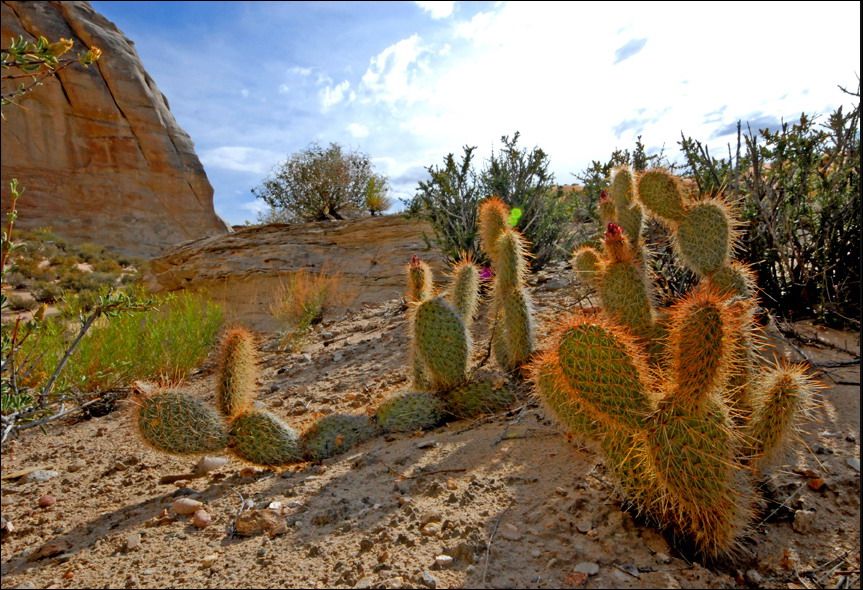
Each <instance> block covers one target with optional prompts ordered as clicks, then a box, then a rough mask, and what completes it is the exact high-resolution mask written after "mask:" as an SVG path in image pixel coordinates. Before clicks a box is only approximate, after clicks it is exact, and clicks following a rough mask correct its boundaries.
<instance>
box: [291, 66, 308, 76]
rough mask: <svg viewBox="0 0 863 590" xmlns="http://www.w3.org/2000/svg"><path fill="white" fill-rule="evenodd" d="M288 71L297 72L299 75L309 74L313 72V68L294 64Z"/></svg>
mask: <svg viewBox="0 0 863 590" xmlns="http://www.w3.org/2000/svg"><path fill="white" fill-rule="evenodd" d="M288 71H289V72H290V73H292V74H296V75H297V76H309V75H311V73H312V68H301V67H300V66H294V67H292V68H291V69H290V70H288Z"/></svg>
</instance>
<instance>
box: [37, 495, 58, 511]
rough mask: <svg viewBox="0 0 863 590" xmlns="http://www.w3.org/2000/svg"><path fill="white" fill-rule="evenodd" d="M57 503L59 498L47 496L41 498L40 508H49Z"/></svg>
mask: <svg viewBox="0 0 863 590" xmlns="http://www.w3.org/2000/svg"><path fill="white" fill-rule="evenodd" d="M56 503H57V498H55V497H54V496H51V495H48V494H45V495H44V496H42V497H41V498H39V508H49V507H51V506H53V505H54V504H56Z"/></svg>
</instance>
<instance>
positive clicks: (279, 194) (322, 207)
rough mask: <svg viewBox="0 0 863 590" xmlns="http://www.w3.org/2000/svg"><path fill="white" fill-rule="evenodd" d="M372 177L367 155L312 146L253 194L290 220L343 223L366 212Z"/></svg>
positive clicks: (338, 148) (276, 172) (295, 157)
mask: <svg viewBox="0 0 863 590" xmlns="http://www.w3.org/2000/svg"><path fill="white" fill-rule="evenodd" d="M373 174H374V172H373V169H372V164H371V160H370V159H369V157H368V156H367V155H366V154H363V153H361V152H346V151H345V150H343V148H342V147H341V146H340V145H339V144H337V143H331V144H330V145H329V147H327V148H323V147H321V146H320V145H318V144H316V143H313V144H312V145H310V146H309V147H307V148H306V149H304V150H302V151H300V152H297V153H295V154H294V155H292V156H291V157H290V158H289V159H288V160H287V161H285V162H283V163H282V164H280V165H279V166H277V167H276V169H275V170H274V171H273V173H272V174H271V175H270V176H269V177H268V178H266V179H265V180H264V181H263V183H262V184H261V185H260V186H258V187H256V188H253V189H252V194H254V195H255V196H256V197H257V198H259V199H261V200H263V201H264V202H265V203H266V204H267V205H269V206H270V207H272V208H273V209H275V210H278V211H283V212H284V213H285V214H286V215H287V216H288V218H289V219H291V220H300V221H325V220H328V219H344V218H345V216H346V215H351V214H356V213H358V212H360V211H362V210H363V208H364V206H365V198H366V190H367V188H368V183H369V180H370V179H371V178H372V177H373Z"/></svg>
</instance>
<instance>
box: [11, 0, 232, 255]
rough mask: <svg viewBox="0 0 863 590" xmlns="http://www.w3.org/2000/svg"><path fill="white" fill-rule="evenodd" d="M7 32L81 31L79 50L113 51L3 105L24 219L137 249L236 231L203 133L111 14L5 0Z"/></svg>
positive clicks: (75, 5)
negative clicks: (203, 153)
mask: <svg viewBox="0 0 863 590" xmlns="http://www.w3.org/2000/svg"><path fill="white" fill-rule="evenodd" d="M0 35H2V43H3V44H4V46H5V45H7V44H8V42H9V39H10V37H12V36H16V37H17V36H18V35H24V36H25V37H28V38H33V37H35V36H38V35H44V36H45V37H47V38H48V39H49V40H52V41H54V40H57V39H59V38H60V37H66V38H70V39H73V40H74V41H75V47H74V48H73V52H75V53H76V54H77V51H79V50H81V49H84V48H87V47H92V46H97V47H99V48H101V49H102V52H103V54H102V59H101V60H99V61H98V62H97V63H96V64H94V65H93V66H91V67H90V68H86V69H85V68H84V67H81V66H78V65H75V66H72V67H69V68H66V69H65V70H63V71H61V72H60V73H59V80H56V79H54V80H48V81H46V82H45V84H44V85H43V86H42V87H40V88H38V89H36V91H35V92H33V93H32V94H31V95H30V96H29V97H27V98H25V99H23V100H22V101H21V105H22V107H23V108H21V109H19V108H17V107H15V106H9V107H6V108H4V115H5V117H6V119H5V120H4V121H3V124H2V137H3V150H2V182H3V196H4V201H5V200H6V197H7V194H8V193H7V191H8V181H9V179H11V178H13V177H17V178H18V179H19V181H20V182H21V184H22V185H23V186H24V187H25V196H24V198H22V199H21V201H19V213H20V215H19V219H20V223H21V225H22V226H24V227H40V226H51V227H52V228H53V229H54V231H55V232H56V233H58V234H60V235H62V236H65V237H68V238H71V239H75V240H86V241H93V242H98V243H101V244H104V245H108V246H112V247H113V248H114V249H116V250H117V251H120V252H124V253H127V254H132V255H138V256H150V255H155V254H157V253H159V252H161V251H162V250H163V249H164V248H165V247H166V246H169V245H171V244H176V243H178V242H182V241H185V240H190V239H195V238H199V237H202V236H210V235H214V234H224V233H226V232H228V231H230V230H229V228H228V227H227V226H226V225H225V223H224V222H223V221H222V220H221V219H220V218H219V217H218V216H217V215H216V213H215V211H214V209H213V188H212V186H210V183H209V181H208V180H207V176H206V174H205V173H204V169H203V167H202V166H201V163H200V161H199V160H198V157H197V156H196V155H195V151H194V146H193V145H192V140H191V139H190V137H189V135H188V134H187V133H186V132H185V131H183V130H182V129H181V128H180V126H179V125H178V124H177V122H176V121H175V120H174V117H173V115H172V114H171V111H170V110H169V107H168V101H167V100H166V99H165V97H164V96H163V95H162V93H161V92H160V91H159V89H158V88H157V87H156V84H155V82H154V81H153V79H152V78H151V77H150V76H149V75H148V74H147V72H146V71H145V70H144V66H143V64H142V63H141V60H140V58H139V57H138V54H137V52H136V51H135V48H134V44H133V42H132V41H130V40H129V39H128V38H126V37H125V36H124V35H123V33H122V32H121V31H120V30H119V29H118V28H117V27H116V26H115V25H114V24H113V23H112V22H110V21H109V20H107V19H106V18H105V17H103V16H102V15H100V14H99V13H97V12H96V11H95V10H93V8H92V7H91V6H90V5H89V4H88V3H87V2H3V3H2V32H0ZM6 90H7V89H6V87H5V85H4V92H5V91H6ZM4 214H5V211H4Z"/></svg>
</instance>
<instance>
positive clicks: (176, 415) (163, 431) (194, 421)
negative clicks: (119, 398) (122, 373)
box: [133, 390, 228, 455]
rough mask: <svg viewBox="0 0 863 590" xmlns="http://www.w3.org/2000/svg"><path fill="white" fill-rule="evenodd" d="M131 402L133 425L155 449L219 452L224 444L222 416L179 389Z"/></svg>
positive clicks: (167, 451) (171, 451)
mask: <svg viewBox="0 0 863 590" xmlns="http://www.w3.org/2000/svg"><path fill="white" fill-rule="evenodd" d="M134 401H135V412H134V417H133V420H134V424H135V426H136V428H137V430H138V433H139V434H140V436H141V439H142V440H143V441H144V442H145V443H147V444H148V445H149V446H151V447H153V448H154V449H156V450H158V451H162V452H164V453H169V454H172V455H195V454H202V453H211V452H215V451H221V450H222V449H224V448H225V446H226V445H227V444H228V431H227V429H226V427H225V423H224V421H223V420H222V417H221V416H219V414H218V413H217V412H216V411H215V410H214V409H212V408H211V407H210V406H208V405H207V404H205V403H204V402H202V401H201V400H199V399H197V398H194V397H192V396H190V395H188V394H186V393H183V392H181V391H173V390H167V391H158V392H156V393H154V394H152V395H147V396H143V397H139V398H137V399H135V400H134Z"/></svg>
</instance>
